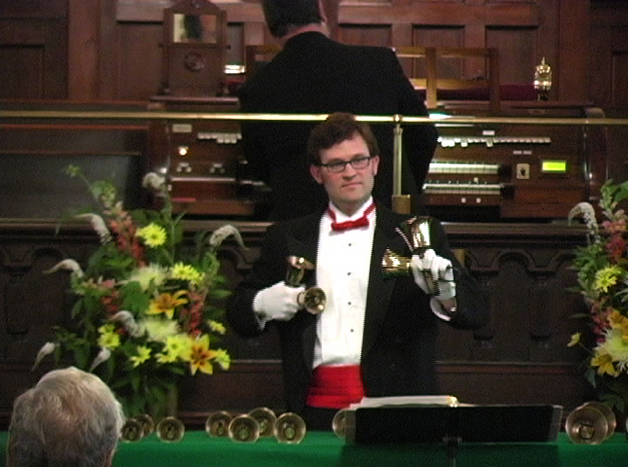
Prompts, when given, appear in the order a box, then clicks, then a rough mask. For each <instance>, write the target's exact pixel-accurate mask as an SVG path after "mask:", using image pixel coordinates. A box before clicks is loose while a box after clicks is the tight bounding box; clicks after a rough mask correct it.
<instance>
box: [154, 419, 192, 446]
mask: <svg viewBox="0 0 628 467" xmlns="http://www.w3.org/2000/svg"><path fill="white" fill-rule="evenodd" d="M155 431H156V432H157V437H158V438H159V440H160V441H163V442H164V443H178V442H179V441H181V440H182V439H183V435H184V434H185V426H184V425H183V422H182V421H181V420H179V419H178V418H176V417H165V418H162V419H161V421H160V422H159V423H158V424H157V428H155Z"/></svg>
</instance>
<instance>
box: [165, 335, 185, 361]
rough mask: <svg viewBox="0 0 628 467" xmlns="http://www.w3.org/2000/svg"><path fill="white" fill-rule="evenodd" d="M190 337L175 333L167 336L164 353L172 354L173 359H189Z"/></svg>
mask: <svg viewBox="0 0 628 467" xmlns="http://www.w3.org/2000/svg"><path fill="white" fill-rule="evenodd" d="M190 344H191V343H190V339H189V337H188V336H187V335H186V334H177V335H174V336H169V337H168V338H167V339H166V347H165V349H164V351H165V353H166V354H168V355H172V356H173V357H174V358H175V360H176V359H178V358H180V359H182V360H187V359H189V355H190Z"/></svg>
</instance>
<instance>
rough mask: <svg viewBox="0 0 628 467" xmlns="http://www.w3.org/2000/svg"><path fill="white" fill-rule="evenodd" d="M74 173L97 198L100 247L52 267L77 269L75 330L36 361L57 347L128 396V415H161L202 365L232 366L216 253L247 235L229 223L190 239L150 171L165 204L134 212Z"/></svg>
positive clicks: (147, 181)
mask: <svg viewBox="0 0 628 467" xmlns="http://www.w3.org/2000/svg"><path fill="white" fill-rule="evenodd" d="M66 173H67V174H68V175H69V176H71V177H75V178H80V179H82V180H83V181H84V182H85V183H86V184H87V186H88V188H89V191H90V193H91V195H92V196H93V198H94V199H95V200H96V202H97V204H98V210H97V211H96V212H85V213H81V214H78V215H76V216H75V217H78V218H86V219H89V220H90V221H91V224H92V226H93V227H94V229H95V230H96V232H97V233H98V236H99V239H100V246H99V248H98V249H97V250H96V251H95V252H94V253H93V255H92V256H91V257H90V259H89V262H88V265H87V268H86V270H85V271H83V269H81V267H80V265H79V264H78V263H77V262H76V261H74V260H72V259H66V260H63V261H61V262H60V263H58V264H57V265H56V266H54V267H53V268H51V269H50V270H49V271H47V272H48V273H52V272H55V271H59V270H69V271H71V273H70V285H71V290H72V292H73V294H74V295H75V296H76V298H77V300H76V302H75V304H74V306H73V308H72V312H71V317H72V324H71V328H70V327H67V328H65V327H56V328H55V329H54V332H55V338H54V341H53V342H48V343H46V344H45V345H44V346H43V347H42V348H41V350H40V351H39V354H38V355H37V358H36V361H35V366H34V367H36V366H37V364H38V363H39V362H40V361H41V359H42V358H43V357H45V356H46V355H48V354H50V353H54V355H55V360H56V362H57V363H59V362H60V361H62V359H64V358H72V359H73V360H74V365H75V366H77V367H79V368H81V369H84V370H86V371H91V372H94V373H96V374H98V375H99V376H100V377H101V378H102V379H103V381H105V382H106V383H107V384H108V385H109V386H110V387H111V388H112V390H114V391H115V392H116V394H117V396H118V397H119V398H120V400H121V402H122V404H123V406H124V407H125V409H126V411H127V414H128V415H129V416H131V415H136V414H139V413H148V412H149V411H151V410H153V411H154V410H155V408H157V411H158V412H159V411H160V410H161V411H162V414H163V408H164V406H165V404H166V403H167V396H168V394H169V393H171V392H172V391H173V390H175V392H176V387H177V382H178V381H179V380H180V378H182V377H184V376H185V375H188V374H189V375H194V374H196V373H197V372H198V371H200V372H202V373H207V374H212V373H213V371H214V368H215V367H216V366H217V367H219V368H221V369H223V370H227V369H228V368H229V365H230V356H229V354H228V352H227V351H226V350H224V349H221V348H218V347H217V346H216V344H217V343H218V342H219V339H220V337H221V336H222V335H223V334H224V333H225V327H224V326H223V325H222V324H221V322H220V321H219V319H220V317H221V316H222V313H223V311H222V310H221V309H220V308H218V307H217V306H216V305H215V304H213V302H216V300H220V299H223V298H225V297H226V296H227V295H228V290H226V289H225V287H224V285H225V280H224V278H223V277H222V276H221V275H220V273H219V267H220V263H219V261H218V258H217V255H216V251H217V249H218V247H219V246H220V245H221V243H222V241H223V240H224V239H225V238H227V237H228V236H230V235H234V236H235V237H236V239H237V240H238V242H239V244H240V245H241V246H242V247H243V244H242V239H241V237H240V235H239V232H238V231H237V230H236V229H235V228H234V227H233V226H230V225H226V226H223V227H221V228H220V229H217V230H216V231H214V232H213V233H212V234H210V233H208V232H201V233H199V234H197V235H196V238H195V247H188V248H187V249H186V248H185V246H184V245H183V231H182V226H181V217H182V216H178V217H176V218H175V217H173V213H172V205H171V202H170V198H169V196H168V193H167V189H166V185H165V180H164V178H163V177H160V176H159V175H157V174H155V173H149V174H147V175H146V176H145V177H144V181H143V185H144V187H145V188H148V189H152V190H154V191H155V192H156V194H157V195H159V196H160V197H161V198H162V199H163V207H162V208H161V209H160V210H153V209H141V210H135V211H132V212H129V211H126V210H125V209H124V207H123V205H122V202H121V201H118V199H117V190H116V188H115V187H114V186H113V184H112V183H111V182H109V181H96V182H91V181H90V180H88V179H87V178H86V177H85V175H84V174H83V173H82V172H81V170H80V168H79V167H76V166H69V167H67V168H66Z"/></svg>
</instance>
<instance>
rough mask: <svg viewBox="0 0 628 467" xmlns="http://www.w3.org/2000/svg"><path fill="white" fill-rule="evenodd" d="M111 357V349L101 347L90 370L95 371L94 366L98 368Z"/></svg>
mask: <svg viewBox="0 0 628 467" xmlns="http://www.w3.org/2000/svg"><path fill="white" fill-rule="evenodd" d="M110 357H111V350H109V349H107V348H105V347H101V348H100V352H98V355H96V358H95V359H94V361H93V362H92V365H91V366H90V367H89V371H90V372H92V371H94V368H96V367H97V366H98V365H100V364H101V363H103V362H106V361H107V360H109V358H110Z"/></svg>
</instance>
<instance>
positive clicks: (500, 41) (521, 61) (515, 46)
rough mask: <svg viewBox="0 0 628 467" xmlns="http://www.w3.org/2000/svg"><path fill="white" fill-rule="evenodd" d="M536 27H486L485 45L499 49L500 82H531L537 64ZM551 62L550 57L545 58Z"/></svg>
mask: <svg viewBox="0 0 628 467" xmlns="http://www.w3.org/2000/svg"><path fill="white" fill-rule="evenodd" d="M538 32H539V31H538V29H536V28H512V27H504V28H487V29H486V45H487V46H488V47H496V48H498V49H499V63H500V68H499V78H500V81H501V82H502V83H508V84H528V85H530V84H532V81H533V80H534V68H535V67H536V66H537V65H538V64H539V62H540V60H539V59H538V58H537V57H538V56H539V52H538V50H537V44H538ZM547 60H548V62H549V63H551V58H550V57H548V58H547Z"/></svg>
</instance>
